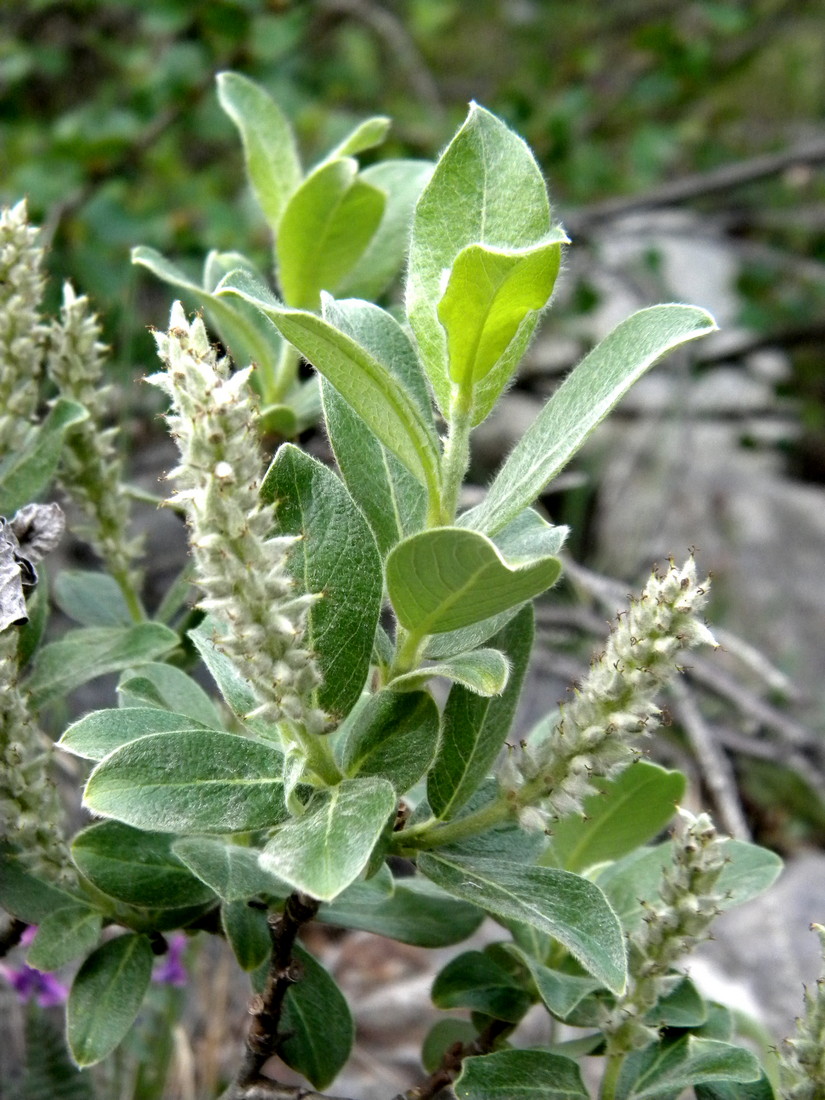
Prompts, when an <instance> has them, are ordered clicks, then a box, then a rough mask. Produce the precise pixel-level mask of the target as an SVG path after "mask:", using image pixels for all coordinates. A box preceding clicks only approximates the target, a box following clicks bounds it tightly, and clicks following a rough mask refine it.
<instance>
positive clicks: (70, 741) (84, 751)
mask: <svg viewBox="0 0 825 1100" xmlns="http://www.w3.org/2000/svg"><path fill="white" fill-rule="evenodd" d="M194 728H196V723H194V722H193V721H192V719H191V718H190V717H189V716H188V715H186V714H173V713H172V712H171V711H168V710H161V709H160V708H159V707H124V708H122V709H121V708H112V709H111V710H95V711H92V713H91V714H87V715H86V716H85V717H84V718H80V719H78V721H77V722H73V723H72V724H71V725H70V726H69V727H68V728H67V729H66V730H65V731H64V732H63V736H62V737H61V738H60V740H59V741H58V742H57V744H58V745H59V746H60V748H61V749H65V750H66V751H67V752H71V753H73V754H74V755H75V756H83V757H85V758H86V759H87V760H102V759H103V757H104V756H108V755H109V753H110V752H114V751H115V749H119V748H120V747H121V746H122V745H128V743H129V742H130V741H136V740H137V738H138V737H146V736H148V734H150V733H171V732H172V731H173V730H191V729H194Z"/></svg>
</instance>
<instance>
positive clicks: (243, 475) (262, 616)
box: [149, 302, 326, 733]
mask: <svg viewBox="0 0 825 1100" xmlns="http://www.w3.org/2000/svg"><path fill="white" fill-rule="evenodd" d="M155 339H156V340H157V345H158V353H159V355H160V357H161V359H162V360H163V361H164V363H165V364H166V366H167V370H166V372H165V373H163V374H156V375H153V376H152V377H151V378H150V379H149V381H150V382H152V383H154V384H155V385H158V386H160V387H161V388H162V389H163V390H164V391H165V392H166V393H167V394H168V395H169V397H170V399H171V402H172V411H171V414H170V415H169V418H168V421H169V427H170V431H171V432H172V435H173V436H174V438H175V440H176V442H177V444H178V448H179V450H180V465H179V466H178V467H177V468H176V469H175V470H173V471H172V472H171V473H170V475H169V476H170V477H172V478H174V479H175V480H176V481H177V483H178V486H179V488H178V489H177V492H176V493H175V496H174V501H175V503H177V504H179V505H181V506H182V507H183V508H184V510H185V513H186V517H187V521H188V524H189V527H190V544H191V548H192V555H193V558H194V563H195V572H196V582H197V584H198V585H199V587H200V588H201V590H202V591H203V598H202V599H201V601H200V606H201V607H202V608H203V609H204V610H205V611H208V612H210V613H211V614H212V615H213V616H214V617H215V619H216V620H217V621H218V622H219V623H221V624H222V626H223V629H222V630H221V632H220V634H219V636H218V638H217V641H218V644H219V645H220V647H221V648H222V649H223V651H224V652H225V653H226V654H227V656H228V657H230V658H231V659H232V660H233V662H234V663H235V664H236V665H237V667H238V669H239V670H240V671H241V672H242V674H243V675H244V676H245V677H246V678H247V679H248V680H249V682H250V684H251V685H252V687H253V689H254V691H255V694H256V696H257V697H258V698H259V699H260V704H261V705H260V707H258V708H257V709H256V710H255V712H254V716H255V717H260V718H262V719H263V720H264V721H267V722H272V723H277V722H287V723H289V722H294V723H298V724H299V725H300V726H301V727H302V730H303V731H306V732H310V733H319V732H321V731H322V730H323V729H324V726H325V723H326V718H325V715H324V714H323V712H322V711H320V710H319V709H318V708H317V707H315V706H314V705H313V703H312V696H313V693H314V691H315V689H316V688H317V686H318V684H319V682H320V676H319V672H318V669H317V666H316V664H315V661H314V659H313V657H312V655H311V654H310V653H309V652H308V651H307V650H306V649H305V648H303V645H302V641H303V633H304V626H305V621H306V614H307V610H308V608H309V606H310V605H311V603H312V601H313V600H314V598H315V597H314V596H312V595H309V594H306V593H301V592H296V590H295V584H294V581H293V580H292V578H291V577H290V575H289V573H288V571H287V557H288V554H289V551H290V549H291V547H292V546H293V545H294V543H295V541H296V539H295V537H292V536H288V537H287V536H285V537H270V532H271V531H272V529H273V526H274V516H273V510H272V508H271V507H269V506H268V505H265V504H262V503H261V501H260V498H259V488H260V474H261V456H260V451H259V446H258V440H257V436H256V433H255V410H254V407H253V403H252V402H253V395H252V391H251V389H250V386H249V368H247V369H246V370H240V371H236V372H235V373H234V374H233V373H231V371H230V363H229V360H228V359H227V358H220V357H219V356H218V355H217V353H216V351H215V349H214V348H213V347H211V346H210V344H209V340H208V337H207V334H206V329H205V327H204V324H203V321H202V320H200V318H196V319H195V320H194V321H193V322H192V324H191V325H190V324H189V323H188V322H187V320H186V316H185V314H184V312H183V309H182V307H181V305H180V303H179V302H176V303H175V305H174V306H173V308H172V316H171V319H170V324H169V331H168V333H157V334H156V336H155Z"/></svg>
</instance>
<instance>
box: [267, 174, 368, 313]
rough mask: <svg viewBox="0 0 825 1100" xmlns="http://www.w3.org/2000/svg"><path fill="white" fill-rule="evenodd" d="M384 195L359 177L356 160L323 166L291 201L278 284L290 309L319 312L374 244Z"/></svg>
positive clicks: (281, 238) (286, 214) (280, 237)
mask: <svg viewBox="0 0 825 1100" xmlns="http://www.w3.org/2000/svg"><path fill="white" fill-rule="evenodd" d="M385 201H386V200H385V197H384V192H383V191H379V189H378V188H377V187H373V186H372V185H371V184H369V183H365V182H364V180H363V179H362V178H361V177H360V176H359V175H358V162H357V161H356V160H353V159H352V158H351V157H346V158H343V159H339V160H330V161H326V162H325V163H323V164H321V165H320V167H318V168H316V169H315V170H314V171H313V172H311V173H310V175H309V176H307V178H306V179H305V180H304V182H303V183H302V184H301V186H300V187H299V188H298V189H297V190H296V191H295V193H294V194H293V195H292V196H291V198H290V200H289V202H288V203H287V206H286V209H285V210H284V212H283V216H282V218H281V224H280V227H279V230H278V281H279V283H280V286H281V291H282V292H283V296H284V301H285V302H286V303H287V305H290V306H293V307H295V308H297V309H317V308H318V307H319V305H320V304H321V291H322V290H327V291H330V292H331V293H334V292H335V291H336V290H337V289H338V287H339V284H340V283H341V282H342V280H343V279H344V278H345V277H346V275H347V274H348V273H349V272H350V271H351V270H352V268H353V267H354V266H355V264H356V262H357V261H358V260H359V258H360V257H361V256H362V254H363V252H364V250H365V249H366V247H367V245H368V244H369V242H370V239H371V238H372V236H373V234H374V233H375V231H376V230H377V229H378V225H379V223H380V221H381V216H382V215H383V213H384V203H385Z"/></svg>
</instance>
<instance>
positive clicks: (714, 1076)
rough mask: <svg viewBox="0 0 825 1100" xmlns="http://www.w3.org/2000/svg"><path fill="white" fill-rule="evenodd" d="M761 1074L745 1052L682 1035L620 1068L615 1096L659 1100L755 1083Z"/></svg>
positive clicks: (640, 1054) (636, 1057)
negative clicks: (714, 1084)
mask: <svg viewBox="0 0 825 1100" xmlns="http://www.w3.org/2000/svg"><path fill="white" fill-rule="evenodd" d="M761 1074H762V1070H761V1067H760V1065H759V1062H758V1061H757V1059H756V1058H755V1057H754V1056H753V1054H751V1052H750V1051H749V1050H743V1049H742V1048H741V1047H734V1046H731V1045H730V1044H729V1043H720V1042H719V1041H718V1040H716V1039H697V1038H696V1037H695V1036H693V1035H686V1036H685V1037H684V1038H682V1039H679V1040H678V1042H675V1043H657V1044H655V1045H654V1046H652V1047H648V1049H647V1050H644V1051H642V1052H641V1053H639V1054H635V1055H630V1056H629V1057H628V1058H627V1059H626V1061H625V1064H624V1067H623V1072H622V1074H621V1077H620V1080H619V1089H618V1093H617V1095H618V1096H619V1097H621V1100H659V1098H660V1097H662V1096H668V1095H671V1096H677V1095H679V1094H680V1093H681V1092H682V1090H683V1089H686V1088H689V1087H691V1086H695V1085H701V1084H705V1083H707V1082H710V1081H737V1082H738V1081H741V1082H748V1081H758V1080H759V1078H760V1076H761Z"/></svg>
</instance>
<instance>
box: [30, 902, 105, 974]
mask: <svg viewBox="0 0 825 1100" xmlns="http://www.w3.org/2000/svg"><path fill="white" fill-rule="evenodd" d="M102 924H103V918H102V916H101V915H100V913H99V912H98V911H97V910H95V909H90V908H89V907H88V905H67V906H64V907H63V908H61V909H55V910H54V911H53V912H51V913H48V914H47V915H46V916H45V917H44V918H43V920H42V921H40V923H39V925H38V928H37V935H36V936H35V937H34V939H33V941H32V944H31V947H30V948H29V950H28V953H27V955H26V963H27V964H28V965H29V966H33V967H34V968H35V970H59V969H60V967H61V966H65V965H66V963H70V962H72V960H73V959H76V958H78V957H79V956H80V955H86V954H87V953H88V952H89V951H91V950H92V948H93V947H94V946H95V944H96V943H97V941H98V939H99V937H100V929H101V927H102Z"/></svg>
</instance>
